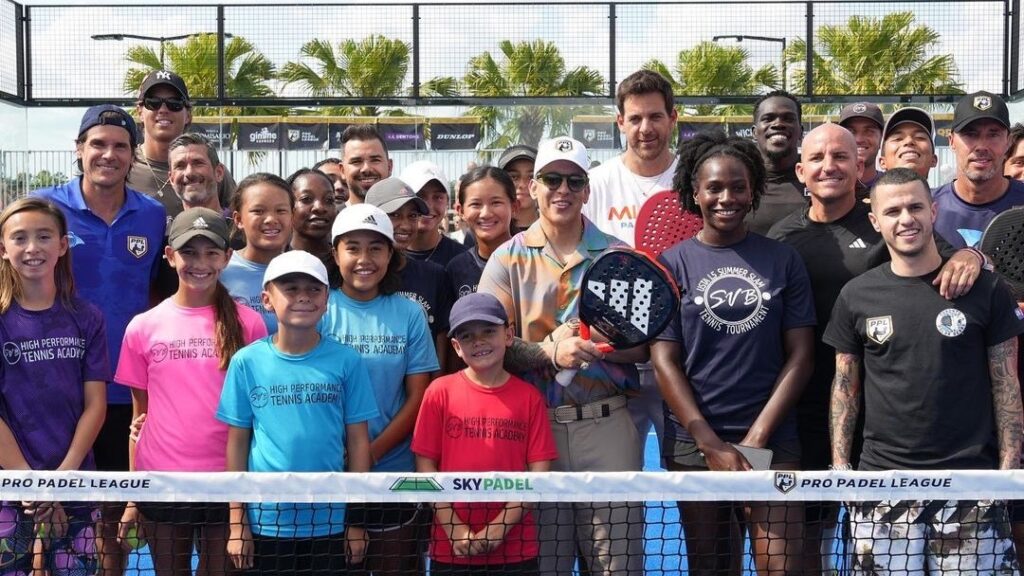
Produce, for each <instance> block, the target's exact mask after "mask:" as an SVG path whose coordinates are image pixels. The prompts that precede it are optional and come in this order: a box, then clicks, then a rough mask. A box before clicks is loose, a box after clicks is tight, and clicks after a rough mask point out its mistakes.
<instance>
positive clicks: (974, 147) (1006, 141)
mask: <svg viewBox="0 0 1024 576" xmlns="http://www.w3.org/2000/svg"><path fill="white" fill-rule="evenodd" d="M949 146H950V147H951V148H952V149H953V153H954V154H956V172H957V178H965V179H967V180H969V181H971V182H972V183H974V184H976V185H977V184H984V183H986V182H989V181H991V180H992V179H993V178H1002V177H1003V159H1005V158H1006V150H1007V149H1008V148H1009V147H1010V131H1009V130H1007V129H1006V126H1003V125H1002V124H1000V123H999V122H997V121H995V120H988V119H982V120H975V121H974V122H971V123H970V124H968V125H967V126H964V127H963V128H961V129H960V131H959V132H953V134H952V135H951V136H950V138H949Z"/></svg>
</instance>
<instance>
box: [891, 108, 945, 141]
mask: <svg viewBox="0 0 1024 576" xmlns="http://www.w3.org/2000/svg"><path fill="white" fill-rule="evenodd" d="M906 122H910V123H912V124H917V125H918V126H920V127H921V128H923V129H924V131H925V132H927V133H928V136H930V137H931V139H932V141H933V144H934V140H935V120H933V119H932V115H931V114H930V113H929V112H928V111H927V110H924V109H922V108H915V107H913V106H907V107H906V108H900V109H899V110H897V111H895V112H893V113H892V114H890V115H889V119H888V120H886V121H885V128H882V142H885V139H886V138H888V137H889V133H890V132H892V130H893V128H895V127H897V126H899V125H900V124H903V123H906Z"/></svg>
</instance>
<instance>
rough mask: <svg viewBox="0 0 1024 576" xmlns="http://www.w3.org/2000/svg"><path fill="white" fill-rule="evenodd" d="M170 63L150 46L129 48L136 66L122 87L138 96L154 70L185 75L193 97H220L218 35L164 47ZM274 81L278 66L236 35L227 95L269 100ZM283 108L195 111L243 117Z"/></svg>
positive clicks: (230, 45)
mask: <svg viewBox="0 0 1024 576" xmlns="http://www.w3.org/2000/svg"><path fill="white" fill-rule="evenodd" d="M163 50H164V51H165V52H166V54H165V58H166V60H165V62H166V64H164V63H162V62H161V58H160V55H159V54H157V52H156V51H154V50H153V48H151V47H149V46H143V45H136V46H132V47H131V48H129V49H128V52H127V53H126V54H125V60H128V61H129V62H130V63H132V64H134V65H136V66H133V67H132V68H130V69H129V70H128V72H127V73H126V74H125V76H124V82H123V84H122V86H123V88H124V91H125V92H126V93H128V94H132V95H135V94H138V92H139V87H140V86H141V85H142V80H143V79H144V78H145V77H146V75H147V74H149V73H150V72H152V71H154V70H161V69H163V68H164V67H165V66H166V69H168V70H171V71H173V72H175V73H176V74H178V75H179V76H181V78H182V79H183V80H184V81H185V85H186V86H188V91H189V95H190V96H191V97H192V98H213V97H216V96H217V35H216V34H196V35H194V36H190V37H189V38H187V39H185V41H184V43H182V44H177V43H171V42H168V43H166V44H165V45H164V46H163ZM273 79H274V64H273V63H272V62H271V61H270V60H269V59H267V57H266V56H264V55H263V54H262V53H261V52H260V51H258V50H257V49H256V48H255V46H253V45H252V43H250V42H249V41H248V40H246V39H245V38H242V37H240V36H234V37H232V38H231V39H230V40H227V43H226V44H225V45H224V80H225V83H226V85H225V92H226V93H227V94H228V95H230V96H233V97H238V98H268V97H272V96H274V91H273V90H272V89H271V88H270V86H269V85H268V82H270V81H271V80H273ZM284 110H285V108H280V107H272V108H267V107H246V108H238V107H227V108H223V109H220V108H211V107H201V106H197V107H196V108H194V109H193V110H192V114H193V115H195V116H216V115H227V116H237V115H241V114H281V113H282V112H283V111H284Z"/></svg>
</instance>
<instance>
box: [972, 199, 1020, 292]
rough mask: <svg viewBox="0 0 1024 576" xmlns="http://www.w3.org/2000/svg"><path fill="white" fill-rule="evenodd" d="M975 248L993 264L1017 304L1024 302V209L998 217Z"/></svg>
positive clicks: (993, 220) (1013, 210)
mask: <svg viewBox="0 0 1024 576" xmlns="http://www.w3.org/2000/svg"><path fill="white" fill-rule="evenodd" d="M978 248H979V249H980V250H981V251H982V252H984V253H985V255H987V256H988V257H989V258H990V259H991V260H992V263H993V264H995V267H996V272H998V273H999V274H1000V275H1001V276H1002V277H1003V279H1004V280H1006V284H1007V285H1008V286H1009V287H1010V292H1011V293H1012V294H1013V297H1014V298H1016V299H1017V301H1018V302H1019V301H1022V300H1024V206H1018V207H1016V208H1011V209H1009V210H1007V211H1005V212H1003V213H1001V214H998V215H997V216H996V217H995V218H993V219H992V221H991V222H989V223H988V226H987V227H986V228H985V232H984V233H983V234H982V235H981V242H980V243H978Z"/></svg>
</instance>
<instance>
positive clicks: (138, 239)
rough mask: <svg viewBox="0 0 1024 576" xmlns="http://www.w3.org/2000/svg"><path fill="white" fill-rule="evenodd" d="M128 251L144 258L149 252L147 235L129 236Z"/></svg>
mask: <svg viewBox="0 0 1024 576" xmlns="http://www.w3.org/2000/svg"><path fill="white" fill-rule="evenodd" d="M128 252H129V253H130V254H131V255H132V256H135V257H136V258H142V257H143V256H145V255H146V254H147V253H148V252H149V238H146V237H145V236H129V237H128Z"/></svg>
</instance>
